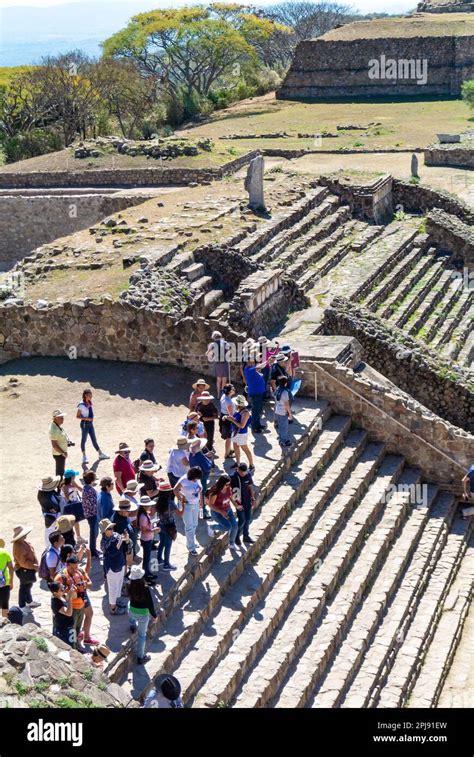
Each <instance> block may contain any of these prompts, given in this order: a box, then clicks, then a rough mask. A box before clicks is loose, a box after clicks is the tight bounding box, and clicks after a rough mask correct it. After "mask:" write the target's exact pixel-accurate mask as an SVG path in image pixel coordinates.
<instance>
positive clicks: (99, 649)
mask: <svg viewBox="0 0 474 757" xmlns="http://www.w3.org/2000/svg"><path fill="white" fill-rule="evenodd" d="M92 654H95V655H97V656H98V657H102V659H103V660H106V659H107V657H108V656H109V654H110V649H109V648H108V647H107V646H106V645H105V644H96V646H95V647H92Z"/></svg>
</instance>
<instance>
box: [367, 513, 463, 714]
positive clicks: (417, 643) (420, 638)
mask: <svg viewBox="0 0 474 757" xmlns="http://www.w3.org/2000/svg"><path fill="white" fill-rule="evenodd" d="M469 534H470V525H469V523H468V521H462V520H459V519H458V520H455V521H454V523H453V525H452V526H451V531H450V533H449V536H448V539H447V542H446V546H445V548H444V550H443V552H442V554H441V556H440V558H439V560H438V562H437V564H436V566H435V568H434V570H433V572H432V573H431V575H430V578H429V581H428V583H427V586H426V589H425V592H424V594H423V596H422V598H421V600H420V602H419V603H418V606H417V609H416V614H415V617H414V618H413V621H412V623H411V625H410V627H409V628H408V631H407V633H406V636H405V639H404V643H403V644H402V645H401V646H400V648H399V650H398V653H397V655H396V658H395V661H394V664H393V667H392V669H391V671H390V674H389V676H388V678H387V682H386V684H385V686H384V687H383V689H382V691H381V693H380V696H379V698H378V699H377V700H376V701H375V702H374V706H376V707H403V706H404V704H405V703H406V700H407V698H408V696H409V694H410V691H411V688H412V685H413V683H414V679H415V678H416V676H417V673H418V671H419V669H420V667H421V661H422V659H423V657H424V654H425V653H426V651H427V648H428V646H429V643H430V640H431V638H432V636H433V634H434V632H435V630H436V625H437V621H438V619H439V615H440V613H441V610H442V607H443V599H444V597H445V596H446V595H447V593H448V591H449V589H450V586H451V583H452V580H453V578H454V575H455V574H456V571H457V569H458V566H459V564H460V562H461V560H462V558H463V556H464V553H465V551H466V545H467V539H468V538H469Z"/></svg>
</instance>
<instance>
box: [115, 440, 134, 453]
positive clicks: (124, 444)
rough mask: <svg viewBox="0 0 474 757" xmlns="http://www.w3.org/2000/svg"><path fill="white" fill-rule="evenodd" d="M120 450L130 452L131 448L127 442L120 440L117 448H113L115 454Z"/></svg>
mask: <svg viewBox="0 0 474 757" xmlns="http://www.w3.org/2000/svg"><path fill="white" fill-rule="evenodd" d="M120 452H131V448H130V447H129V446H128V444H127V442H120V444H119V448H118V449H116V450H115V454H116V455H119V454H120Z"/></svg>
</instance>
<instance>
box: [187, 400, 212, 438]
mask: <svg viewBox="0 0 474 757" xmlns="http://www.w3.org/2000/svg"><path fill="white" fill-rule="evenodd" d="M199 396H201V395H199ZM181 434H182V436H184V437H186V439H205V438H206V429H205V428H204V423H203V422H202V420H201V416H200V415H199V413H196V412H192V413H188V415H187V417H186V420H185V421H184V423H183V424H182V426H181Z"/></svg>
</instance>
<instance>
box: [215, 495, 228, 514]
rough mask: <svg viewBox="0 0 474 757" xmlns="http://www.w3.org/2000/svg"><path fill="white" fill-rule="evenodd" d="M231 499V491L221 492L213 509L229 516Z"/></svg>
mask: <svg viewBox="0 0 474 757" xmlns="http://www.w3.org/2000/svg"><path fill="white" fill-rule="evenodd" d="M230 498H231V492H230V491H229V490H227V491H226V490H225V489H223V490H222V491H220V492H219V494H217V495H216V498H215V500H214V504H213V507H214V508H215V509H216V510H218V511H219V512H220V513H224V514H225V515H227V512H228V511H229V509H230Z"/></svg>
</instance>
